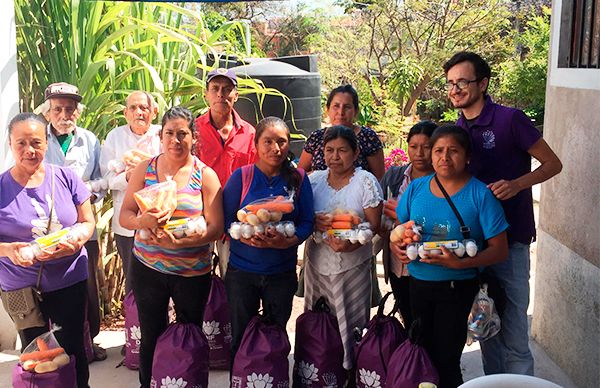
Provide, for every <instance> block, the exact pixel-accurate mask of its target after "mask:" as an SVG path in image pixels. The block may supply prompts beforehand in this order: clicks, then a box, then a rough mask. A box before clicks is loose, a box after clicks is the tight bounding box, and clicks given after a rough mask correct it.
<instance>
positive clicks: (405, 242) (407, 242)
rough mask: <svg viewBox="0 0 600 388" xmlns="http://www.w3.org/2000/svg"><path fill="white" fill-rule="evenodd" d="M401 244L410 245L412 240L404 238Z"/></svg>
mask: <svg viewBox="0 0 600 388" xmlns="http://www.w3.org/2000/svg"><path fill="white" fill-rule="evenodd" d="M402 242H403V243H404V244H410V243H412V242H413V239H412V238H411V237H407V238H405V239H404V240H402Z"/></svg>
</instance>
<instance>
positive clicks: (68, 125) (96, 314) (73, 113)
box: [38, 82, 106, 361]
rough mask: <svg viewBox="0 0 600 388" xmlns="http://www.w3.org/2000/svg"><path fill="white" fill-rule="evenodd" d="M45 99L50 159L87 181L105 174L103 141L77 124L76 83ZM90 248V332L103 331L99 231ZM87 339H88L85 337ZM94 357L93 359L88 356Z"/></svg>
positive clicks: (53, 88)
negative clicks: (102, 157) (99, 277)
mask: <svg viewBox="0 0 600 388" xmlns="http://www.w3.org/2000/svg"><path fill="white" fill-rule="evenodd" d="M44 99H45V101H44V102H43V103H42V104H41V105H40V107H39V108H38V110H39V111H40V113H41V114H42V115H43V116H44V117H45V118H46V121H48V127H47V132H48V151H47V152H46V157H45V160H46V161H47V162H48V163H51V164H56V165H58V166H66V167H69V168H71V169H72V170H73V171H75V173H76V174H77V176H79V177H80V178H81V179H82V180H83V181H84V182H89V181H93V180H96V179H99V178H101V177H102V175H101V173H100V165H99V162H100V142H99V141H98V138H97V137H96V135H95V134H94V133H92V132H90V131H88V130H87V129H85V128H81V127H78V126H77V119H78V118H79V116H80V115H81V112H82V111H83V108H84V106H83V104H82V103H81V99H82V97H81V94H79V90H78V89H77V87H76V86H74V85H70V84H68V83H66V82H58V83H53V84H51V85H49V86H48V87H47V88H46V91H45V92H44ZM104 194H106V191H105V190H98V191H93V190H92V203H94V202H97V201H99V200H100V199H101V198H102V197H103V196H104ZM85 248H86V250H87V252H88V281H87V288H88V313H87V322H88V324H89V329H90V336H91V338H94V337H95V336H96V335H98V333H99V332H100V302H99V298H98V283H97V270H98V256H99V247H98V236H97V235H96V232H94V234H93V235H92V238H91V239H90V240H89V241H88V242H87V243H85ZM84 341H88V339H86V338H84ZM93 350H94V360H97V361H101V360H104V359H106V351H105V350H104V349H102V348H100V347H99V346H97V345H94V346H93ZM89 361H92V360H89Z"/></svg>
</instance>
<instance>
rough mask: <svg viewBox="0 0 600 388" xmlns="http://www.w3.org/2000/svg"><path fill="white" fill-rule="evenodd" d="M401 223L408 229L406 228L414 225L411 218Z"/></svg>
mask: <svg viewBox="0 0 600 388" xmlns="http://www.w3.org/2000/svg"><path fill="white" fill-rule="evenodd" d="M402 225H404V227H405V228H406V229H408V228H412V227H413V226H414V225H415V222H414V221H413V220H410V221H406V222H405V223H403V224H402Z"/></svg>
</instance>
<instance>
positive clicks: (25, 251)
mask: <svg viewBox="0 0 600 388" xmlns="http://www.w3.org/2000/svg"><path fill="white" fill-rule="evenodd" d="M19 254H20V255H21V257H22V258H23V260H25V261H33V259H35V254H34V253H33V248H32V247H31V245H28V246H26V247H23V248H21V249H19Z"/></svg>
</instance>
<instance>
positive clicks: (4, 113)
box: [0, 0, 19, 350]
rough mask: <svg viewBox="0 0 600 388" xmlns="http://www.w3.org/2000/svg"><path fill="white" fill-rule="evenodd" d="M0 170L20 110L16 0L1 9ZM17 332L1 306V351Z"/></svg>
mask: <svg viewBox="0 0 600 388" xmlns="http://www.w3.org/2000/svg"><path fill="white" fill-rule="evenodd" d="M0 53H2V55H0V171H4V166H3V163H4V159H5V156H6V153H7V152H8V138H7V137H8V122H9V121H10V119H11V118H12V117H13V116H14V115H16V114H17V113H19V79H18V76H17V43H16V34H15V12H14V4H13V1H12V0H10V1H3V2H2V12H0ZM15 340H16V332H15V330H14V327H13V323H12V321H11V320H10V318H9V317H8V315H6V312H5V311H4V308H2V307H0V350H2V349H14V347H15Z"/></svg>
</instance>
